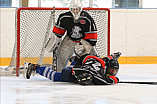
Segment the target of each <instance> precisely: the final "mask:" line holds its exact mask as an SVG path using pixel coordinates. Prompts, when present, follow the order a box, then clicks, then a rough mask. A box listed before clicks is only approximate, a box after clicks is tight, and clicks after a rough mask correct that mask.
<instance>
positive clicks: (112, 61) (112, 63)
mask: <svg viewBox="0 0 157 104" xmlns="http://www.w3.org/2000/svg"><path fill="white" fill-rule="evenodd" d="M110 69H114V70H116V73H114V74H113V75H117V73H118V70H119V63H118V61H117V60H115V59H110V60H109V62H108V66H107V73H109V71H110ZM109 74H111V73H109Z"/></svg>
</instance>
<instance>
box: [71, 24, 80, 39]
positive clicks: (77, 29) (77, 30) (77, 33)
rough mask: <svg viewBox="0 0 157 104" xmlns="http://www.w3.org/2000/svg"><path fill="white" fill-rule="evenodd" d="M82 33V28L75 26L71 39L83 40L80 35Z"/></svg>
mask: <svg viewBox="0 0 157 104" xmlns="http://www.w3.org/2000/svg"><path fill="white" fill-rule="evenodd" d="M80 31H81V28H80V27H79V26H74V27H73V28H72V35H71V37H72V38H81V37H82V34H81V33H80Z"/></svg>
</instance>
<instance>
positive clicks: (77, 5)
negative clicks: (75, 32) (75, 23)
mask: <svg viewBox="0 0 157 104" xmlns="http://www.w3.org/2000/svg"><path fill="white" fill-rule="evenodd" d="M82 7H83V4H82V3H81V1H80V0H72V1H71V4H70V7H69V9H70V12H71V13H72V15H73V17H74V20H78V19H79V17H80V14H81V11H82Z"/></svg>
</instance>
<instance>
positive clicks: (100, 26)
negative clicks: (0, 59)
mask: <svg viewBox="0 0 157 104" xmlns="http://www.w3.org/2000/svg"><path fill="white" fill-rule="evenodd" d="M51 11H53V8H52V10H50V8H49V10H48V9H47V10H46V8H43V9H42V8H40V10H38V8H36V9H34V8H33V9H31V8H29V10H26V9H20V12H18V13H19V16H20V18H18V19H17V23H18V22H20V26H18V28H20V30H19V31H17V32H20V53H19V55H17V40H16V42H15V46H14V49H13V54H12V58H11V62H10V65H9V67H14V68H15V67H16V65H17V62H16V59H17V57H20V63H19V66H23V64H24V62H29V63H37V62H38V60H39V57H40V53H41V49H42V46H43V41H44V38H45V34H46V31H47V26H48V23H49V19H50V15H51ZM67 11H68V9H67V10H65V9H64V10H62V9H59V8H58V9H57V8H56V10H55V22H56V21H57V19H58V16H59V15H60V14H61V13H64V12H67ZM85 11H87V12H88V13H89V14H90V15H91V16H92V18H93V19H94V21H95V23H96V26H97V30H98V42H97V44H96V49H97V51H98V53H99V55H100V56H106V55H108V52H109V48H108V45H109V43H108V36H109V34H108V33H109V32H108V28H109V26H108V23H109V21H108V20H109V10H108V9H102V10H101V9H99V10H95V9H93V10H91V9H90V10H85ZM53 25H54V24H53V22H52V25H51V29H50V33H51V31H52V28H53ZM16 38H17V36H16ZM52 57H53V53H48V52H45V53H44V58H43V62H42V63H43V64H52Z"/></svg>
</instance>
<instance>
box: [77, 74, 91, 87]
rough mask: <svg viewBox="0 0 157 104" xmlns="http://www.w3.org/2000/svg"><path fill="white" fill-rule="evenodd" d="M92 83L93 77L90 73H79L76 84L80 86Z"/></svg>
mask: <svg viewBox="0 0 157 104" xmlns="http://www.w3.org/2000/svg"><path fill="white" fill-rule="evenodd" d="M92 81H93V76H92V75H91V74H90V73H86V72H84V73H81V74H79V75H78V77H77V82H78V83H79V84H81V85H89V84H91V83H92Z"/></svg>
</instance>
